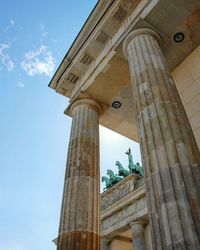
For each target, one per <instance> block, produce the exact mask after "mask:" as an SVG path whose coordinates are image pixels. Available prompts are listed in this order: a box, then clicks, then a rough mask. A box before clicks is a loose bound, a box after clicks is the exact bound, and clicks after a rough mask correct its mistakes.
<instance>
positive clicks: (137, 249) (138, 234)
mask: <svg viewBox="0 0 200 250" xmlns="http://www.w3.org/2000/svg"><path fill="white" fill-rule="evenodd" d="M145 223H146V222H145V221H143V220H135V221H133V222H132V223H131V224H130V227H131V231H132V235H133V238H132V246H133V250H146V245H145V238H144V225H145Z"/></svg>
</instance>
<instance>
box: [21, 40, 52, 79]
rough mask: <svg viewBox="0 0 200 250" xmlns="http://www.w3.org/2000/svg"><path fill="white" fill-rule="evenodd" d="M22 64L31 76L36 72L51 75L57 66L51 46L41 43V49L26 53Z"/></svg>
mask: <svg viewBox="0 0 200 250" xmlns="http://www.w3.org/2000/svg"><path fill="white" fill-rule="evenodd" d="M21 66H22V68H23V69H24V70H25V72H26V73H27V74H28V75H30V76H34V75H36V74H45V75H47V76H51V75H52V74H53V71H54V68H55V59H54V57H53V55H52V52H51V51H50V50H49V48H48V47H47V46H44V45H41V46H40V48H39V49H37V50H35V51H29V52H27V53H26V54H25V56H24V60H23V61H22V62H21Z"/></svg>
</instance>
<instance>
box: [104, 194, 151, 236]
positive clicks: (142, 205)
mask: <svg viewBox="0 0 200 250" xmlns="http://www.w3.org/2000/svg"><path fill="white" fill-rule="evenodd" d="M146 214H147V203H146V197H142V198H140V199H139V200H136V201H135V202H134V203H131V204H130V205H129V206H126V207H124V208H122V209H121V210H118V211H117V212H116V213H114V214H111V215H110V216H109V217H106V218H104V219H102V220H101V232H103V231H105V230H111V231H112V230H113V229H114V228H113V227H115V230H117V229H118V228H120V227H123V226H124V225H127V224H128V223H130V222H131V221H132V220H133V218H134V217H142V216H144V215H146Z"/></svg>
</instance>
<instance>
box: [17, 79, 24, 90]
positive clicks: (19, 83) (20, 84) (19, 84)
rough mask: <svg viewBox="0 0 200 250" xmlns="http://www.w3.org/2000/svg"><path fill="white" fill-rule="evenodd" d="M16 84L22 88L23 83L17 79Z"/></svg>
mask: <svg viewBox="0 0 200 250" xmlns="http://www.w3.org/2000/svg"><path fill="white" fill-rule="evenodd" d="M17 86H18V87H19V88H23V87H24V83H23V82H22V81H20V80H19V81H18V82H17Z"/></svg>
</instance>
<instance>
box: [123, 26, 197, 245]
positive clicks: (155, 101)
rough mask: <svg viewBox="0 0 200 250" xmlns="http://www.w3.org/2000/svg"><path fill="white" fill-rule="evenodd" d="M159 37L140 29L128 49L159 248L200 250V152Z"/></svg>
mask: <svg viewBox="0 0 200 250" xmlns="http://www.w3.org/2000/svg"><path fill="white" fill-rule="evenodd" d="M157 38H158V35H157V34H156V33H155V32H154V31H152V30H149V29H148V30H147V29H141V30H139V31H138V30H136V31H134V32H132V33H130V34H129V36H128V38H127V39H126V41H125V48H124V49H125V53H126V54H127V56H128V61H129V67H130V72H131V77H132V85H133V89H134V91H133V92H134V95H135V100H136V108H137V120H138V128H139V137H140V143H141V149H142V159H143V165H144V167H145V175H146V192H147V200H148V208H149V219H150V224H151V229H152V235H153V242H154V248H155V249H200V192H199V191H200V154H199V150H198V147H197V144H196V141H195V139H194V136H193V133H192V130H191V127H190V125H189V121H188V119H187V116H186V114H185V110H184V108H183V105H182V103H181V100H180V97H179V95H178V92H177V90H176V87H175V84H174V82H173V80H172V78H171V75H170V73H169V70H168V68H167V66H166V63H165V59H164V57H163V54H162V51H161V49H160V46H159V43H158V41H157Z"/></svg>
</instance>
